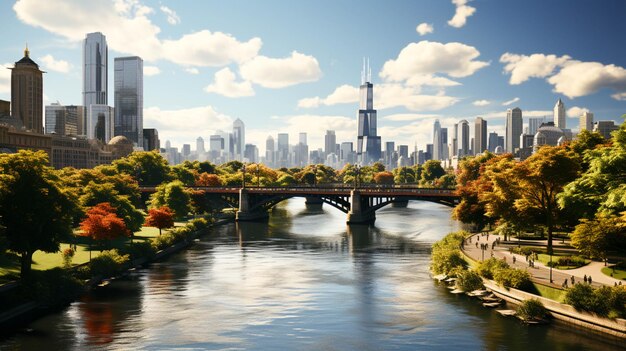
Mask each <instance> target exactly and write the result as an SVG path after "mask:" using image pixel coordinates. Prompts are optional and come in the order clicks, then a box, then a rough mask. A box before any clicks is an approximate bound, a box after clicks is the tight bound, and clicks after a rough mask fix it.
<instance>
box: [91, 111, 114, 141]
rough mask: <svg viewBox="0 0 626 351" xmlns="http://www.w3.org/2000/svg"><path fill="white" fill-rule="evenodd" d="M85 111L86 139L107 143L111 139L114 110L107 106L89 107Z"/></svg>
mask: <svg viewBox="0 0 626 351" xmlns="http://www.w3.org/2000/svg"><path fill="white" fill-rule="evenodd" d="M86 111H87V123H86V128H87V139H98V140H100V141H101V142H103V143H105V144H106V143H108V142H109V140H111V138H113V135H114V134H113V132H114V129H113V118H114V109H113V108H112V107H110V106H107V105H89V107H88V108H87V109H86Z"/></svg>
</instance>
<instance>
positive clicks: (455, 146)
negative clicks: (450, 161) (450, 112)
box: [452, 123, 459, 157]
mask: <svg viewBox="0 0 626 351" xmlns="http://www.w3.org/2000/svg"><path fill="white" fill-rule="evenodd" d="M458 153H459V124H458V123H455V124H454V127H453V128H452V157H454V156H457V154H458Z"/></svg>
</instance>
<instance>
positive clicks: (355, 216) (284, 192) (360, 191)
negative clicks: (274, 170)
mask: <svg viewBox="0 0 626 351" xmlns="http://www.w3.org/2000/svg"><path fill="white" fill-rule="evenodd" d="M190 189H192V190H195V191H202V192H205V193H206V194H210V195H215V196H216V197H219V198H220V199H221V200H222V201H224V202H225V203H227V204H228V205H229V206H231V207H233V208H237V209H238V211H237V216H236V220H237V221H258V220H265V219H267V218H269V214H268V210H270V209H271V208H272V207H274V206H275V205H276V204H278V203H280V202H282V201H285V200H287V199H290V198H294V197H303V198H305V199H306V203H307V206H321V205H322V204H323V203H326V204H328V205H330V206H333V207H335V208H337V209H338V210H340V211H342V212H343V213H346V214H347V223H348V224H357V223H363V224H365V223H374V221H375V220H376V211H377V210H379V209H381V208H383V207H384V206H387V205H389V204H392V205H393V206H396V207H405V206H406V205H407V203H408V200H420V201H430V202H435V203H439V204H442V205H446V206H449V207H454V206H456V204H457V203H458V201H459V197H458V195H457V194H456V193H455V191H454V190H451V189H433V188H420V187H416V186H410V185H362V186H359V187H356V188H355V187H351V186H347V185H344V184H341V185H335V184H331V185H328V184H323V185H317V186H286V187H243V188H240V187H190ZM140 190H141V191H142V192H144V193H151V192H154V191H155V187H141V188H140Z"/></svg>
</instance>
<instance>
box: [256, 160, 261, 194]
mask: <svg viewBox="0 0 626 351" xmlns="http://www.w3.org/2000/svg"><path fill="white" fill-rule="evenodd" d="M260 170H261V165H259V164H258V163H257V164H256V186H257V188H260V187H261V178H260V177H259V172H260Z"/></svg>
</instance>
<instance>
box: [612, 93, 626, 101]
mask: <svg viewBox="0 0 626 351" xmlns="http://www.w3.org/2000/svg"><path fill="white" fill-rule="evenodd" d="M611 97H612V98H613V99H615V100H618V101H626V92H623V93H617V94H613V95H611Z"/></svg>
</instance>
